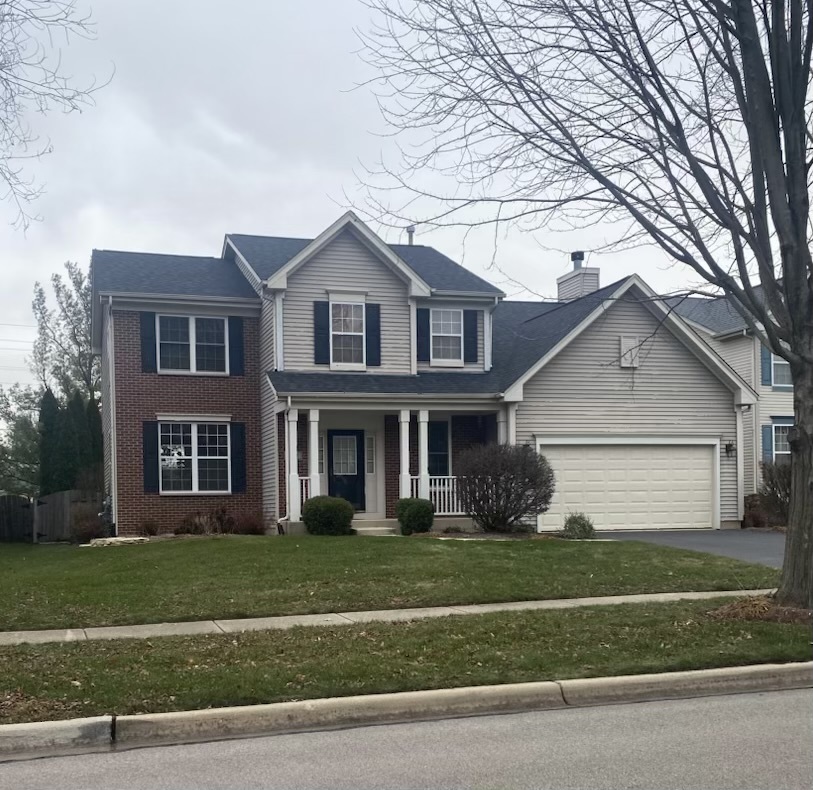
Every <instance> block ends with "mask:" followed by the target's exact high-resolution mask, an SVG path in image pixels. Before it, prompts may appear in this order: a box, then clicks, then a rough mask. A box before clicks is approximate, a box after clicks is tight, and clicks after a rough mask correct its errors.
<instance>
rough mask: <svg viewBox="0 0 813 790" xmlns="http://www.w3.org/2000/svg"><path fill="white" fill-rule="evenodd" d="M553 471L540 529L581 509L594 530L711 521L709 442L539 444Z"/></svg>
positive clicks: (712, 479) (712, 486)
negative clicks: (552, 487) (553, 481)
mask: <svg viewBox="0 0 813 790" xmlns="http://www.w3.org/2000/svg"><path fill="white" fill-rule="evenodd" d="M540 452H541V453H542V454H543V455H544V456H545V457H546V458H547V459H548V461H549V462H550V464H551V466H552V467H553V471H554V473H555V474H556V493H555V494H554V496H553V501H552V502H551V506H550V510H549V511H548V512H547V513H545V514H543V515H542V516H540V518H539V527H540V529H543V530H556V529H561V528H562V524H563V522H564V519H565V516H567V514H568V513H570V512H572V511H582V512H584V513H586V514H587V515H588V516H590V518H591V519H593V523H594V524H595V526H596V529H686V528H706V529H709V528H711V527H713V526H714V501H715V496H714V489H715V485H716V482H715V470H714V452H715V449H714V446H713V445H641V444H630V445H622V444H616V445H578V444H577V445H542V446H540Z"/></svg>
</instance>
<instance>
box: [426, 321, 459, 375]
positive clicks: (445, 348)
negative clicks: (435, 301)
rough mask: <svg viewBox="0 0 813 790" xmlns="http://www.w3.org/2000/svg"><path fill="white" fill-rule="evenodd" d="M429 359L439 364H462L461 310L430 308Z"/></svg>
mask: <svg viewBox="0 0 813 790" xmlns="http://www.w3.org/2000/svg"><path fill="white" fill-rule="evenodd" d="M431 325H432V346H431V357H430V361H431V363H432V364H439V365H455V364H458V365H462V364H463V311H462V310H432V314H431Z"/></svg>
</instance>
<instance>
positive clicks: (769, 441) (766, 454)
mask: <svg viewBox="0 0 813 790" xmlns="http://www.w3.org/2000/svg"><path fill="white" fill-rule="evenodd" d="M762 460H763V461H764V462H766V463H770V462H771V461H773V425H763V426H762Z"/></svg>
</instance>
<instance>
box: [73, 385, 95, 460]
mask: <svg viewBox="0 0 813 790" xmlns="http://www.w3.org/2000/svg"><path fill="white" fill-rule="evenodd" d="M67 412H68V417H69V418H70V421H71V422H72V423H73V429H74V433H75V436H76V447H75V449H74V454H75V456H76V470H77V472H84V471H85V470H88V469H90V467H91V466H92V465H93V444H92V439H91V434H90V425H89V424H88V414H87V407H86V406H85V399H84V398H83V397H82V393H81V392H79V390H74V391H73V395H71V397H70V400H69V401H68V405H67Z"/></svg>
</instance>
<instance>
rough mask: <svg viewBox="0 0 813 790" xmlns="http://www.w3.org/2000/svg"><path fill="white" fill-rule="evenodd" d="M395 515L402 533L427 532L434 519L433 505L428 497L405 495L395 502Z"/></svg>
mask: <svg viewBox="0 0 813 790" xmlns="http://www.w3.org/2000/svg"><path fill="white" fill-rule="evenodd" d="M395 515H396V517H397V518H398V522H399V523H400V524H401V534H402V535H412V534H413V533H414V532H429V530H430V529H432V522H433V521H434V520H435V506H434V505H433V504H432V503H431V502H430V501H429V500H428V499H419V498H417V497H405V498H404V499H399V500H398V501H397V502H396V503H395Z"/></svg>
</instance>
